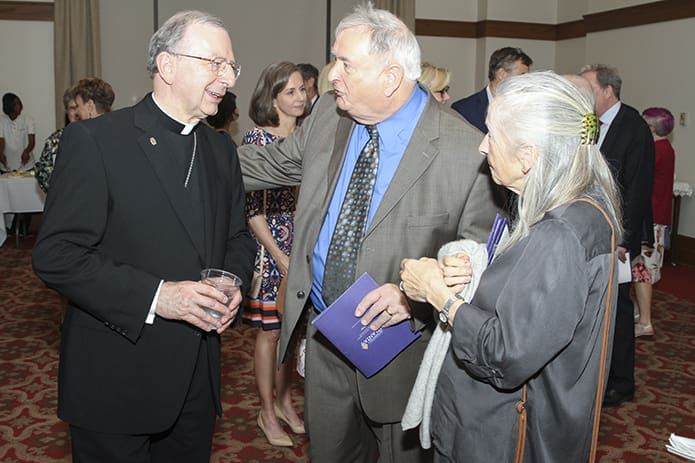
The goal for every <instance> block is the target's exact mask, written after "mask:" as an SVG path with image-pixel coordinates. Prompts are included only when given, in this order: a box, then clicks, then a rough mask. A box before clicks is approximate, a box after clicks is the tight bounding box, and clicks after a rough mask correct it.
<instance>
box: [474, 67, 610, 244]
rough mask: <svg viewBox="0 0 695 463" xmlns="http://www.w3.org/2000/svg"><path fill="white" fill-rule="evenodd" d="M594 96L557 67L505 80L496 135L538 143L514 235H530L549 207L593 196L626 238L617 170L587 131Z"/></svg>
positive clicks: (497, 103)
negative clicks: (613, 171) (584, 131)
mask: <svg viewBox="0 0 695 463" xmlns="http://www.w3.org/2000/svg"><path fill="white" fill-rule="evenodd" d="M593 113H594V99H593V95H592V94H591V92H590V91H589V90H588V89H587V88H586V86H583V85H577V84H575V83H572V82H571V81H570V80H568V79H566V78H564V77H561V76H558V75H557V74H555V73H554V72H551V71H545V72H534V73H530V74H525V75H520V76H515V77H512V78H509V79H507V80H505V81H503V82H502V83H501V84H500V85H499V86H498V87H497V89H496V93H495V98H494V99H493V100H492V102H491V103H490V107H489V109H488V117H487V125H488V128H489V129H490V135H491V136H492V137H496V138H498V139H500V142H501V143H503V144H506V147H507V148H508V149H510V150H512V151H513V152H514V151H515V150H517V149H519V148H521V147H522V146H526V145H529V146H535V147H537V149H538V155H539V156H538V160H537V161H536V163H535V164H534V165H533V167H532V168H531V170H530V171H529V172H528V174H527V177H526V181H525V183H524V185H523V187H522V188H521V191H520V194H519V202H518V205H519V213H518V220H517V223H516V224H515V227H514V231H513V233H512V236H511V237H510V240H509V241H508V242H507V243H506V245H505V246H504V249H507V248H509V246H511V245H512V244H513V243H514V242H516V241H518V240H520V239H521V238H523V237H525V236H526V235H528V233H529V230H530V227H531V226H532V225H533V224H535V223H537V222H538V221H540V220H541V219H542V218H543V216H544V215H545V213H546V212H548V211H550V210H552V209H554V208H556V207H558V206H560V205H561V204H564V203H566V202H568V201H571V200H573V199H576V198H579V197H582V196H588V197H591V198H592V199H594V200H596V201H597V202H599V203H600V204H602V205H603V206H604V208H605V209H606V212H607V213H608V216H609V217H610V218H611V220H612V221H613V223H614V225H615V228H616V240H617V242H618V243H619V242H620V241H621V235H622V228H621V226H620V224H621V212H620V196H619V193H618V189H617V187H616V184H615V181H614V179H613V175H612V174H611V171H610V168H609V167H608V164H607V163H606V161H605V159H604V157H603V155H602V154H601V152H600V151H599V149H598V146H597V145H596V144H595V143H593V142H592V143H586V139H585V138H586V137H583V135H582V129H583V128H584V124H585V121H586V120H587V118H588V119H589V120H591V119H592V118H593V117H594V115H593Z"/></svg>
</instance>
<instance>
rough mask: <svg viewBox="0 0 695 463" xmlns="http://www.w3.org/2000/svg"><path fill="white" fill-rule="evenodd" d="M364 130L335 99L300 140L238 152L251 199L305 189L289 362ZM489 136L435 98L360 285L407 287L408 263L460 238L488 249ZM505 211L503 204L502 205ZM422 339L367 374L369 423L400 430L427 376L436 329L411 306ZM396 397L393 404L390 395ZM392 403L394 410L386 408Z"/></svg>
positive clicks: (283, 342) (398, 178)
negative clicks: (320, 245)
mask: <svg viewBox="0 0 695 463" xmlns="http://www.w3.org/2000/svg"><path fill="white" fill-rule="evenodd" d="M354 124H355V122H354V121H353V120H352V119H351V118H350V117H349V116H348V115H347V114H346V113H344V112H342V111H340V110H339V109H337V107H336V104H335V97H334V96H333V94H332V93H328V94H326V95H324V96H323V97H321V98H320V99H319V101H318V102H317V103H316V105H315V106H314V109H313V112H312V114H311V116H310V117H309V118H308V119H306V120H305V121H304V123H303V124H302V126H301V127H300V128H299V129H298V130H297V131H296V132H295V133H293V134H292V135H291V136H289V137H287V138H285V139H284V140H281V141H280V142H278V143H276V144H273V145H268V146H266V147H260V146H256V145H245V146H241V147H240V148H239V159H240V162H241V168H242V173H243V176H244V183H245V185H246V189H247V190H257V189H262V188H272V187H277V186H282V185H294V184H299V183H300V182H301V188H300V193H299V199H298V203H297V212H296V216H295V235H294V243H293V245H292V258H291V259H290V268H289V276H288V278H289V279H288V282H287V294H286V300H285V312H284V314H283V320H282V335H281V339H280V358H284V356H285V355H286V353H287V348H288V344H289V342H290V339H291V337H292V334H293V332H294V331H295V329H296V328H297V325H298V322H299V320H300V318H301V315H302V313H303V311H304V310H305V308H306V307H307V306H311V303H310V299H309V294H310V292H311V282H312V268H311V261H312V255H313V252H314V246H315V244H316V240H317V238H318V235H319V231H320V229H321V226H322V224H323V220H324V217H325V215H326V211H327V209H328V205H329V203H330V200H331V196H332V195H333V190H334V189H335V184H336V182H337V179H338V177H339V175H340V170H341V168H342V165H343V160H344V158H345V151H346V147H347V145H348V141H349V139H350V135H351V133H352V129H353V127H354ZM482 137H483V136H482V134H481V132H480V131H478V130H477V129H476V128H475V127H473V126H471V125H470V124H468V123H467V122H466V121H465V120H464V119H462V118H461V117H460V116H459V115H458V114H456V113H455V112H454V111H452V110H451V109H449V108H448V107H445V106H444V105H441V104H439V103H438V102H437V101H436V100H434V99H433V98H432V97H431V96H430V97H429V100H428V102H427V104H426V106H425V109H424V112H423V114H422V116H421V117H420V121H419V122H418V124H417V126H416V127H415V131H414V133H413V136H412V138H411V140H410V143H409V144H408V147H407V148H406V150H405V153H404V154H403V158H402V159H401V162H400V165H399V166H398V168H397V170H396V172H395V174H394V177H393V180H392V181H391V184H390V186H389V187H388V189H387V191H386V193H385V195H384V197H383V199H382V201H381V203H380V204H379V207H378V209H377V211H376V213H375V215H374V218H373V219H372V222H371V224H370V226H369V229H368V230H367V232H366V234H365V236H364V239H363V241H362V246H361V249H360V252H359V256H358V263H357V272H356V274H357V275H361V274H362V273H363V272H368V273H369V274H370V275H371V276H372V277H373V278H374V279H375V280H376V281H377V283H379V284H385V283H395V284H398V282H399V281H400V278H399V267H400V261H401V259H403V258H406V257H412V258H419V257H422V256H432V257H435V256H436V254H437V250H438V249H439V247H440V246H441V245H442V244H444V243H446V242H448V241H452V240H455V239H458V238H461V237H469V238H473V239H476V240H479V241H485V240H487V236H488V233H489V231H490V227H491V225H492V221H493V220H494V216H495V213H496V212H497V211H498V210H499V209H498V207H497V206H496V205H495V202H494V200H493V197H496V193H497V192H499V187H496V186H495V185H494V184H493V183H492V180H491V178H490V175H489V170H488V167H487V163H486V162H484V158H483V157H482V156H481V155H480V154H479V152H478V145H479V144H480V141H481V140H482ZM498 204H499V202H498ZM412 307H413V317H414V318H413V323H412V326H413V328H414V329H418V330H422V332H423V336H422V337H420V339H419V340H418V341H416V342H414V343H413V344H411V345H410V346H409V347H408V348H407V349H406V350H405V351H403V352H402V353H401V354H400V355H399V356H398V357H397V358H396V359H395V360H394V361H393V362H391V363H390V364H389V365H388V366H387V367H386V368H384V369H383V370H382V371H380V372H379V373H377V374H376V375H374V376H373V377H371V378H369V379H367V378H365V377H364V376H362V375H361V374H358V375H357V376H358V383H359V394H360V399H361V401H362V404H363V407H364V410H365V412H366V413H367V415H368V416H369V418H370V419H372V420H374V421H376V422H380V423H389V422H390V423H395V422H398V421H400V420H401V416H402V414H403V410H404V409H405V404H406V402H407V399H408V396H409V395H410V390H411V386H412V384H413V383H414V381H415V375H416V374H417V370H418V367H419V366H420V362H421V360H422V356H423V353H424V350H425V347H426V346H427V342H428V341H429V339H430V336H431V333H432V329H433V328H434V318H433V312H432V308H431V307H430V306H428V305H426V304H415V303H412ZM386 394H387V395H386ZM385 397H388V400H384V398H385Z"/></svg>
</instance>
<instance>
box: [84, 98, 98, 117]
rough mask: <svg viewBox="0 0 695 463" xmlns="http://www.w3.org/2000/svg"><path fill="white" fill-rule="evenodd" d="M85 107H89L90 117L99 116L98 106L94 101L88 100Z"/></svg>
mask: <svg viewBox="0 0 695 463" xmlns="http://www.w3.org/2000/svg"><path fill="white" fill-rule="evenodd" d="M85 106H87V114H89V117H95V116H96V115H97V105H96V104H94V100H87V103H85Z"/></svg>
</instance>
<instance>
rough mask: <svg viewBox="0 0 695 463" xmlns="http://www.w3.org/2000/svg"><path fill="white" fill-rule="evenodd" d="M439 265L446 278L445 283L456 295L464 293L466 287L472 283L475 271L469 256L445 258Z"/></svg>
mask: <svg viewBox="0 0 695 463" xmlns="http://www.w3.org/2000/svg"><path fill="white" fill-rule="evenodd" d="M439 265H440V268H441V269H442V275H443V276H444V283H445V284H446V285H447V286H448V287H449V288H451V289H452V290H453V291H454V292H455V293H460V292H461V291H463V289H464V288H465V286H466V285H467V284H468V283H470V282H471V278H472V275H473V269H472V267H471V258H470V256H469V255H468V254H463V253H461V254H455V255H452V256H443V257H442V258H441V259H439Z"/></svg>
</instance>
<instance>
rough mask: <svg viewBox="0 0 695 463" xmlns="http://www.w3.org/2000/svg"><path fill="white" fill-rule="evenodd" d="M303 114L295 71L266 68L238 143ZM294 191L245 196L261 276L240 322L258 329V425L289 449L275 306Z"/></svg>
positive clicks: (287, 367)
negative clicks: (248, 122)
mask: <svg viewBox="0 0 695 463" xmlns="http://www.w3.org/2000/svg"><path fill="white" fill-rule="evenodd" d="M307 112H308V106H307V94H306V89H305V88H304V80H303V78H302V73H301V72H300V71H299V68H298V67H297V66H296V65H294V64H292V63H289V62H286V61H285V62H280V63H276V64H271V65H270V66H268V67H267V68H265V69H264V70H263V72H262V73H261V76H260V77H259V79H258V83H257V84H256V89H255V90H254V92H253V95H252V96H251V107H250V109H249V116H250V117H251V119H252V120H253V121H254V122H255V123H256V127H254V128H253V129H251V131H249V132H248V133H247V134H246V135H244V138H243V141H242V144H248V143H253V144H256V145H267V144H269V143H275V142H276V141H278V140H280V139H282V138H285V137H287V136H288V135H289V134H291V133H292V132H294V130H295V129H296V128H297V119H298V118H300V117H302V116H304V115H305V114H306V113H307ZM296 199H297V191H296V188H295V187H283V188H274V189H269V190H261V191H252V192H249V193H247V196H246V214H247V219H248V223H249V228H250V229H251V231H252V232H253V235H254V236H255V238H256V242H257V244H258V249H259V251H258V254H257V255H256V263H255V268H254V271H255V272H257V273H259V274H260V276H261V283H260V290H259V292H258V294H251V295H250V296H249V298H248V299H247V300H246V302H245V308H244V313H243V315H242V318H243V321H244V322H245V323H247V324H249V325H251V326H255V327H258V328H260V329H259V330H258V335H257V336H256V349H255V353H254V367H255V372H256V383H257V385H258V393H259V395H260V399H261V410H260V413H259V414H258V426H259V427H260V428H261V430H262V431H263V433H264V434H265V436H266V438H267V439H268V442H270V443H271V444H272V445H276V446H286V447H288V446H292V445H293V442H292V439H290V436H289V435H288V434H287V433H286V432H285V431H284V430H283V428H282V426H281V425H280V423H279V421H278V419H279V420H282V421H284V422H285V423H286V424H287V425H288V426H289V427H290V428H291V429H292V431H293V432H295V433H299V434H303V433H304V432H305V431H304V422H303V421H302V420H301V418H299V416H298V415H297V412H296V411H295V409H294V406H293V405H292V398H291V396H290V392H291V391H290V389H291V388H290V384H291V378H292V372H293V365H292V362H290V361H286V362H285V363H284V364H282V365H280V368H279V369H278V368H277V347H278V340H279V339H280V314H279V313H278V311H277V307H276V305H275V303H276V301H277V298H278V289H279V288H280V283H281V281H282V279H283V278H284V277H285V276H286V275H287V269H288V268H289V264H290V257H289V256H290V250H291V247H292V238H293V235H294V211H295V207H296Z"/></svg>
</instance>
